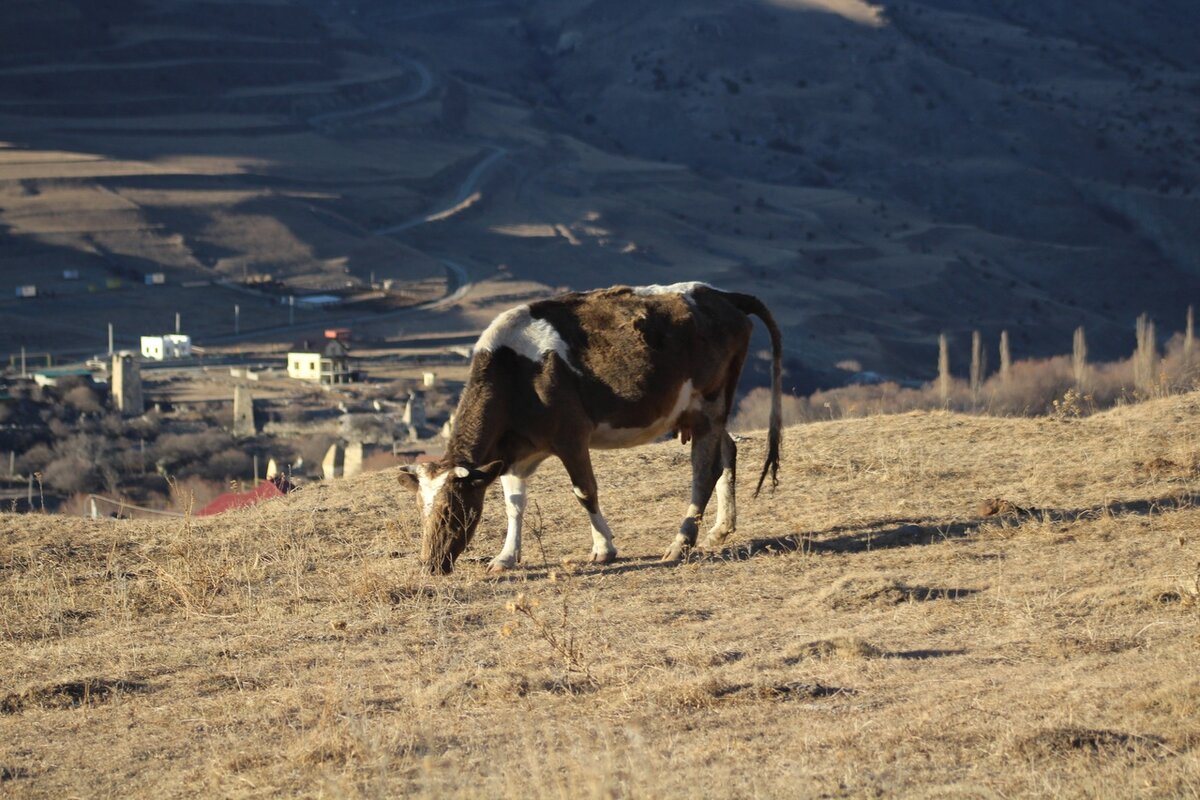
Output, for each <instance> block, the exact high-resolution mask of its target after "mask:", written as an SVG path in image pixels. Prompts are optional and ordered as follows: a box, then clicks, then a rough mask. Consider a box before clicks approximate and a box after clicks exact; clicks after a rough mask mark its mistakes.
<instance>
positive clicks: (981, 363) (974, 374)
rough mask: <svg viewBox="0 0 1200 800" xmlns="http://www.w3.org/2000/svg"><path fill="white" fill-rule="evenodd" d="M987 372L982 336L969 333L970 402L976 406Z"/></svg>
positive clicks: (976, 333)
mask: <svg viewBox="0 0 1200 800" xmlns="http://www.w3.org/2000/svg"><path fill="white" fill-rule="evenodd" d="M986 371H987V356H986V355H984V352H983V335H982V334H980V333H979V331H973V332H972V333H971V402H972V403H973V404H976V405H978V403H979V391H980V390H981V389H982V388H983V379H984V373H985V372H986Z"/></svg>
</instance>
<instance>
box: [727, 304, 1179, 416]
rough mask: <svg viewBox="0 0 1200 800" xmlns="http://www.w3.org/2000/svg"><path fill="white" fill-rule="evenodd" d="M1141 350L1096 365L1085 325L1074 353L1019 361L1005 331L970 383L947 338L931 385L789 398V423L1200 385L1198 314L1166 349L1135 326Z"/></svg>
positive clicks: (1049, 406)
mask: <svg viewBox="0 0 1200 800" xmlns="http://www.w3.org/2000/svg"><path fill="white" fill-rule="evenodd" d="M1135 335H1136V338H1135V342H1136V346H1135V348H1134V350H1133V352H1132V354H1131V355H1130V356H1129V357H1128V358H1126V359H1118V360H1116V361H1108V362H1093V361H1091V360H1090V359H1089V357H1088V346H1087V332H1086V331H1085V330H1084V329H1083V328H1082V327H1080V328H1077V329H1076V330H1075V333H1074V337H1073V344H1072V351H1071V354H1070V355H1061V356H1054V357H1051V358H1042V359H1025V360H1021V361H1014V360H1013V357H1012V349H1011V346H1010V344H1009V335H1008V332H1007V331H1002V332H1001V333H1000V341H999V361H1000V366H999V369H998V370H997V371H996V372H994V373H990V374H989V372H988V364H987V352H986V349H985V347H984V341H983V336H982V335H981V334H980V333H979V332H978V331H976V332H974V333H973V334H972V336H971V362H970V367H969V369H968V371H967V376H966V378H961V377H956V376H955V375H954V374H953V372H952V371H951V361H950V346H949V344H950V343H949V340H948V338H947V337H946V336H944V335H943V336H941V337H939V340H938V361H937V363H938V373H937V377H936V378H935V379H934V380H933V381H931V382H930V383H927V384H925V385H923V386H916V387H914V386H903V385H900V384H898V383H895V382H890V381H889V382H885V383H878V384H871V385H853V386H843V387H839V388H836V389H828V390H823V391H819V392H815V393H813V394H812V395H809V396H808V397H796V396H785V398H784V420H785V422H788V423H797V422H805V421H815V420H822V419H835V418H841V417H857V416H866V415H870V414H896V413H903V412H906V411H914V410H931V409H948V410H954V411H965V412H971V413H986V414H997V415H1005V416H1014V415H1021V416H1029V415H1043V414H1087V413H1091V412H1094V411H1098V410H1101V409H1104V408H1109V407H1111V406H1113V405H1116V404H1118V403H1122V402H1136V401H1138V400H1145V399H1149V398H1152V397H1161V396H1163V395H1166V394H1171V393H1173V392H1180V391H1190V390H1192V389H1195V388H1198V387H1200V352H1198V351H1197V346H1196V333H1195V314H1194V311H1193V309H1192V308H1190V307H1189V308H1188V312H1187V323H1186V326H1185V329H1184V332H1183V333H1182V334H1176V335H1175V336H1173V337H1172V338H1171V339H1170V340H1169V341H1168V342H1167V344H1166V347H1165V350H1160V348H1159V345H1158V339H1157V332H1156V330H1155V325H1154V322H1153V321H1152V320H1151V319H1150V318H1149V317H1147V316H1146V315H1144V314H1143V315H1142V316H1141V317H1139V318H1138V320H1137V324H1136V326H1135ZM769 407H770V393H769V392H768V391H766V390H765V389H756V390H754V391H752V392H750V393H749V394H748V395H747V396H746V397H745V398H744V399H743V400H742V402H741V404H740V405H739V406H738V411H737V415H736V417H735V420H734V425H735V427H737V428H739V429H743V430H751V429H757V428H763V427H766V425H767V420H768V413H769Z"/></svg>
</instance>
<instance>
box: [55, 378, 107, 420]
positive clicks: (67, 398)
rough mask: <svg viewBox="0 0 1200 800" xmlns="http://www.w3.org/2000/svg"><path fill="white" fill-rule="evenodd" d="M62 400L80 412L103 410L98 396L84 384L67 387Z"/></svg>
mask: <svg viewBox="0 0 1200 800" xmlns="http://www.w3.org/2000/svg"><path fill="white" fill-rule="evenodd" d="M63 402H64V403H66V404H67V406H69V407H71V408H73V409H75V410H76V411H78V412H79V413H81V414H99V413H100V412H101V411H103V410H104V406H103V405H101V403H100V396H99V395H98V394H96V392H94V391H93V390H92V388H91V387H90V386H87V385H85V384H80V385H79V386H76V387H75V388H73V389H69V390H68V391H67V393H66V394H64V395H63Z"/></svg>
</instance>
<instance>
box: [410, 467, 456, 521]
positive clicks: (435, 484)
mask: <svg viewBox="0 0 1200 800" xmlns="http://www.w3.org/2000/svg"><path fill="white" fill-rule="evenodd" d="M449 477H450V473H449V472H443V473H442V474H441V475H438V476H437V477H435V478H430V477H429V470H428V469H426V468H424V466H422V468H421V470H420V472H418V473H417V478H418V479H419V480H420V481H421V506H422V508H424V509H425V517H426V518H428V517H429V515H430V513H431V512H432V511H433V501H434V500H436V499H437V496H438V493H439V492H441V491H442V487H443V486H445V485H446V479H447V478H449Z"/></svg>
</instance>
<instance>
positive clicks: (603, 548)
mask: <svg viewBox="0 0 1200 800" xmlns="http://www.w3.org/2000/svg"><path fill="white" fill-rule="evenodd" d="M588 517H589V518H590V519H591V521H592V556H593V557H595V558H598V559H600V560H602V561H607V560H609V559H611V558H612V557H613V556H614V555H616V554H617V548H615V547H613V543H612V540H613V535H612V529H611V528H609V527H608V520H606V519H605V518H604V515H603V514H601V513H600V512H599V511H597V512H596V513H595V514H588Z"/></svg>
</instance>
